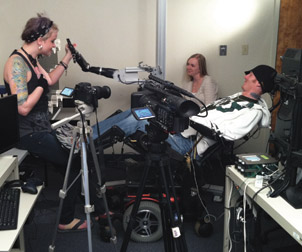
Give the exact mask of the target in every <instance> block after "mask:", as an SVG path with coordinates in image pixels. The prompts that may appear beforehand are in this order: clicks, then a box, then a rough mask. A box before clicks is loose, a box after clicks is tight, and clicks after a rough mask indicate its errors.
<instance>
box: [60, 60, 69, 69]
mask: <svg viewBox="0 0 302 252" xmlns="http://www.w3.org/2000/svg"><path fill="white" fill-rule="evenodd" d="M59 64H60V65H61V66H63V67H64V69H65V70H67V68H68V65H67V64H66V63H64V62H63V61H60V63H59Z"/></svg>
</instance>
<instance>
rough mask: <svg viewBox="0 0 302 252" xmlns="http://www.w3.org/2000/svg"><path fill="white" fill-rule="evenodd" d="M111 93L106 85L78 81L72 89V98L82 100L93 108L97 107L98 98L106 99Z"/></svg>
mask: <svg viewBox="0 0 302 252" xmlns="http://www.w3.org/2000/svg"><path fill="white" fill-rule="evenodd" d="M110 95H111V90H110V88H109V87H108V86H104V87H100V86H92V85H91V84H90V83H87V82H80V83H79V84H77V85H76V86H75V88H74V91H73V98H74V100H80V101H83V102H84V103H85V104H87V105H89V106H92V107H94V108H97V107H98V100H99V99H101V98H104V99H107V98H109V97H110Z"/></svg>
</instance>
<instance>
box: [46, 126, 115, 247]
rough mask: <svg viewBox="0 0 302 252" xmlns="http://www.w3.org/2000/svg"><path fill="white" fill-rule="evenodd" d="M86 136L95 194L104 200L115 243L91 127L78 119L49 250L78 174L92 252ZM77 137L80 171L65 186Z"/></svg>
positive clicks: (92, 207)
mask: <svg viewBox="0 0 302 252" xmlns="http://www.w3.org/2000/svg"><path fill="white" fill-rule="evenodd" d="M87 136H88V137H89V145H90V150H91V153H92V158H93V162H94V168H95V171H96V175H97V180H98V183H97V184H98V186H99V188H97V191H98V193H97V194H98V195H97V196H98V197H99V198H102V199H103V200H104V205H105V210H106V214H107V218H108V223H109V227H110V233H111V238H110V240H111V242H112V243H113V244H116V243H117V240H116V236H114V235H113V232H112V230H113V228H112V222H111V219H110V214H109V208H108V204H107V199H106V195H105V192H106V187H105V185H103V186H102V182H101V181H102V180H101V173H100V169H99V163H98V159H97V155H96V151H95V146H94V142H93V138H92V128H91V127H89V126H87V122H86V121H84V125H83V123H82V122H81V121H79V122H78V124H77V126H76V127H75V128H74V131H73V139H74V141H73V144H72V147H71V150H70V154H69V159H68V164H67V169H66V174H65V178H64V183H63V188H62V189H61V190H60V192H59V197H60V204H59V209H58V215H57V219H56V225H55V231H54V235H53V239H52V244H51V245H50V246H49V250H48V251H49V252H53V251H54V249H55V245H54V244H55V240H56V235H57V227H58V225H59V221H60V216H61V212H62V207H63V201H64V198H65V197H66V196H67V192H68V190H69V188H70V187H71V186H72V185H73V184H74V182H75V181H76V180H77V179H78V178H79V177H80V176H81V178H82V185H83V189H84V197H85V206H84V211H85V213H86V220H87V235H88V249H89V250H88V251H89V252H92V238H91V218H90V213H91V212H93V211H94V206H92V205H90V197H89V178H88V165H87V151H86V140H87ZM78 139H80V146H81V171H80V173H79V175H78V176H77V177H76V178H75V180H74V181H72V183H71V184H70V185H69V187H68V188H67V183H68V178H69V173H70V169H71V164H72V160H73V156H74V150H75V145H76V143H77V140H78Z"/></svg>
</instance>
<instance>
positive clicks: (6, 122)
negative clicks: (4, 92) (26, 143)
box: [0, 95, 20, 153]
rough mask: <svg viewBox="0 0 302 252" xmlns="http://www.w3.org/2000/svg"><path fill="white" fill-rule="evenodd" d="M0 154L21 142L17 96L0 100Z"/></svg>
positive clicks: (9, 96)
mask: <svg viewBox="0 0 302 252" xmlns="http://www.w3.org/2000/svg"><path fill="white" fill-rule="evenodd" d="M0 118H1V123H0V153H2V152H5V151H7V150H9V149H10V148H12V147H15V145H16V144H17V143H18V142H19V140H20V135H19V123H18V106H17V95H8V96H5V97H1V98H0Z"/></svg>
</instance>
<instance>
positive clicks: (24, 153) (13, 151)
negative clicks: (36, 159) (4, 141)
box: [0, 148, 29, 165]
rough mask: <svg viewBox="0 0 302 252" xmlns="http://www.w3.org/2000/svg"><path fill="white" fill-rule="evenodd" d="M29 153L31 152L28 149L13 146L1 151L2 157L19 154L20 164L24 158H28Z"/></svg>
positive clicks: (0, 155)
mask: <svg viewBox="0 0 302 252" xmlns="http://www.w3.org/2000/svg"><path fill="white" fill-rule="evenodd" d="M28 154H29V152H28V151H27V150H21V149H17V148H11V149H9V150H8V151H6V152H3V153H1V154H0V157H3V156H18V163H19V165H20V164H21V163H22V161H23V160H24V158H26V156H27V155H28Z"/></svg>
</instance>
